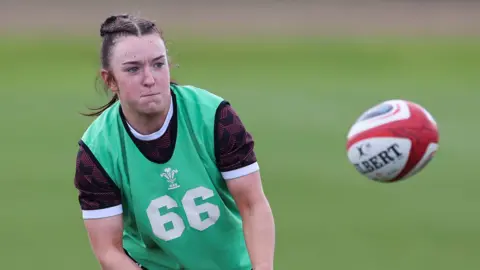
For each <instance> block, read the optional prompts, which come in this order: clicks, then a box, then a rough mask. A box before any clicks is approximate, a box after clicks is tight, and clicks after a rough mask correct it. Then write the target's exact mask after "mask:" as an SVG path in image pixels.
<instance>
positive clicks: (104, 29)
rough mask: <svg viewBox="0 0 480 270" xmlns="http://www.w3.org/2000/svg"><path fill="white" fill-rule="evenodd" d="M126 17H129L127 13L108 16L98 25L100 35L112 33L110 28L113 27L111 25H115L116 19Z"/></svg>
mask: <svg viewBox="0 0 480 270" xmlns="http://www.w3.org/2000/svg"><path fill="white" fill-rule="evenodd" d="M128 18H129V15H128V14H120V15H112V16H110V17H108V18H107V19H105V21H104V22H103V23H102V25H101V26H100V36H101V37H104V36H105V35H107V34H111V33H113V32H114V31H112V29H113V28H114V27H113V26H114V25H115V23H116V22H117V20H118V19H128Z"/></svg>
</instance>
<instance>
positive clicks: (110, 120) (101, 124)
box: [82, 101, 120, 144]
mask: <svg viewBox="0 0 480 270" xmlns="http://www.w3.org/2000/svg"><path fill="white" fill-rule="evenodd" d="M119 108H120V102H119V101H117V102H116V103H114V104H113V105H112V106H111V107H110V108H108V109H106V110H105V111H104V112H103V113H102V114H101V115H99V116H98V117H97V118H95V119H94V120H93V121H92V122H91V123H90V125H89V126H88V127H87V129H86V130H85V132H84V133H83V135H82V141H84V142H87V144H88V143H89V142H90V141H94V140H96V139H98V138H99V137H100V136H99V135H100V134H102V133H108V132H111V131H113V130H115V129H112V127H114V126H116V125H115V124H116V123H117V122H118V121H119V120H120V110H119Z"/></svg>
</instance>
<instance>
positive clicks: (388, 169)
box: [347, 137, 412, 182]
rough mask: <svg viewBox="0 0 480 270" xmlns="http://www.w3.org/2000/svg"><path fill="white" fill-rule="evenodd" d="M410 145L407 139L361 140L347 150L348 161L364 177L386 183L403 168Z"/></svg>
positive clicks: (381, 138) (380, 138) (382, 138)
mask: <svg viewBox="0 0 480 270" xmlns="http://www.w3.org/2000/svg"><path fill="white" fill-rule="evenodd" d="M411 146H412V143H411V141H410V140H409V139H404V138H393V137H377V138H368V139H364V140H361V141H359V142H357V143H355V144H353V145H352V146H351V147H350V148H349V149H348V153H347V155H348V159H349V160H350V162H351V163H352V164H353V165H354V166H355V168H356V169H357V171H358V172H360V173H361V174H363V175H364V176H366V177H368V178H370V179H372V180H376V181H380V182H387V181H390V180H392V179H393V178H395V177H396V176H397V175H398V174H399V173H400V172H401V171H402V170H403V168H404V167H405V165H406V163H407V161H408V157H409V155H410V148H411Z"/></svg>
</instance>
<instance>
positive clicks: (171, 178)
mask: <svg viewBox="0 0 480 270" xmlns="http://www.w3.org/2000/svg"><path fill="white" fill-rule="evenodd" d="M177 173H178V170H174V169H172V168H165V170H163V173H162V174H160V176H161V177H163V178H165V179H166V180H167V182H168V183H169V184H170V185H169V186H168V189H169V190H172V189H176V188H179V187H180V185H179V184H178V183H177V178H175V175H176V174H177Z"/></svg>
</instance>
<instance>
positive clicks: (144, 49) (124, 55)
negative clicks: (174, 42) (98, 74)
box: [112, 34, 166, 62]
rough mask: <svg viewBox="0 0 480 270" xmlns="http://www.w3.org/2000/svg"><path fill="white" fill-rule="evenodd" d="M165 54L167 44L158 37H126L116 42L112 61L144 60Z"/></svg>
mask: <svg viewBox="0 0 480 270" xmlns="http://www.w3.org/2000/svg"><path fill="white" fill-rule="evenodd" d="M165 54H166V48H165V44H164V42H163V40H162V38H161V37H160V36H158V35H155V34H153V35H145V36H140V37H137V36H126V37H120V38H119V39H117V40H116V42H115V46H114V48H113V51H112V60H113V61H114V62H117V61H120V62H123V61H128V60H133V59H136V60H142V59H149V58H155V57H158V56H160V55H165Z"/></svg>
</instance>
